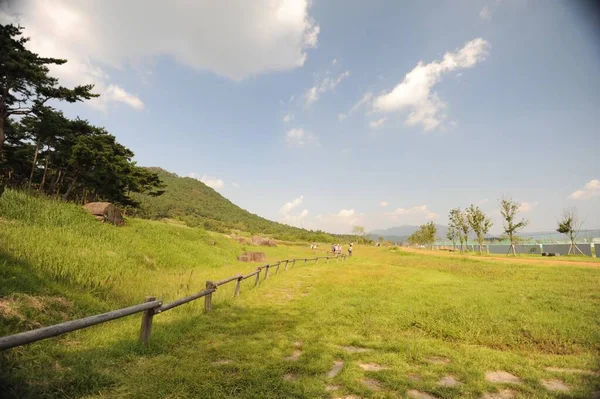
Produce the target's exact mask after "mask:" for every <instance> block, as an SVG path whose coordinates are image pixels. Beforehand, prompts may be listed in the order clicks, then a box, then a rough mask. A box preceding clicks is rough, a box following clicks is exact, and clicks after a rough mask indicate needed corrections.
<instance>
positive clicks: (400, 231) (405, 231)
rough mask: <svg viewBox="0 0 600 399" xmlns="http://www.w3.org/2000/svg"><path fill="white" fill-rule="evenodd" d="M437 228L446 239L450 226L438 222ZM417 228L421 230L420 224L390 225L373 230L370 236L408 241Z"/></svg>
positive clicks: (372, 237)
mask: <svg viewBox="0 0 600 399" xmlns="http://www.w3.org/2000/svg"><path fill="white" fill-rule="evenodd" d="M435 228H436V229H437V234H436V235H437V237H438V238H439V239H441V240H444V239H446V233H447V232H448V227H447V226H444V225H441V224H436V225H435ZM417 230H419V226H411V225H403V226H396V227H389V228H387V229H380V230H373V231H371V232H369V234H368V238H370V239H372V240H376V239H377V238H378V237H383V238H384V239H385V240H388V241H394V242H398V241H406V240H407V239H408V237H409V236H410V235H411V234H412V233H414V232H415V231H417Z"/></svg>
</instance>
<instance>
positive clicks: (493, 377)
mask: <svg viewBox="0 0 600 399" xmlns="http://www.w3.org/2000/svg"><path fill="white" fill-rule="evenodd" d="M485 379H486V380H487V381H489V382H494V383H497V384H520V383H521V379H520V378H519V377H517V376H516V375H512V374H511V373H507V372H506V371H502V370H496V371H488V372H487V373H485Z"/></svg>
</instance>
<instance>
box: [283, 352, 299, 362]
mask: <svg viewBox="0 0 600 399" xmlns="http://www.w3.org/2000/svg"><path fill="white" fill-rule="evenodd" d="M300 355H302V352H301V351H299V350H295V351H294V353H292V356H288V357H286V358H285V360H288V361H291V362H295V361H296V360H298V359H300Z"/></svg>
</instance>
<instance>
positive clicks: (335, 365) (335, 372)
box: [327, 360, 344, 378]
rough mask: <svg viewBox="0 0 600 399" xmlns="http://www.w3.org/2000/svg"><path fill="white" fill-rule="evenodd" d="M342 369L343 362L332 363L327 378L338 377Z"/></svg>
mask: <svg viewBox="0 0 600 399" xmlns="http://www.w3.org/2000/svg"><path fill="white" fill-rule="evenodd" d="M343 367H344V362H343V361H341V360H336V361H334V362H333V367H332V368H331V370H329V373H327V378H333V377H335V376H336V375H338V374H339V373H340V371H342V368H343Z"/></svg>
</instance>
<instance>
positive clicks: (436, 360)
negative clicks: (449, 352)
mask: <svg viewBox="0 0 600 399" xmlns="http://www.w3.org/2000/svg"><path fill="white" fill-rule="evenodd" d="M425 361H426V362H427V363H431V364H448V363H450V359H448V358H447V357H443V356H429V357H426V358H425Z"/></svg>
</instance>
